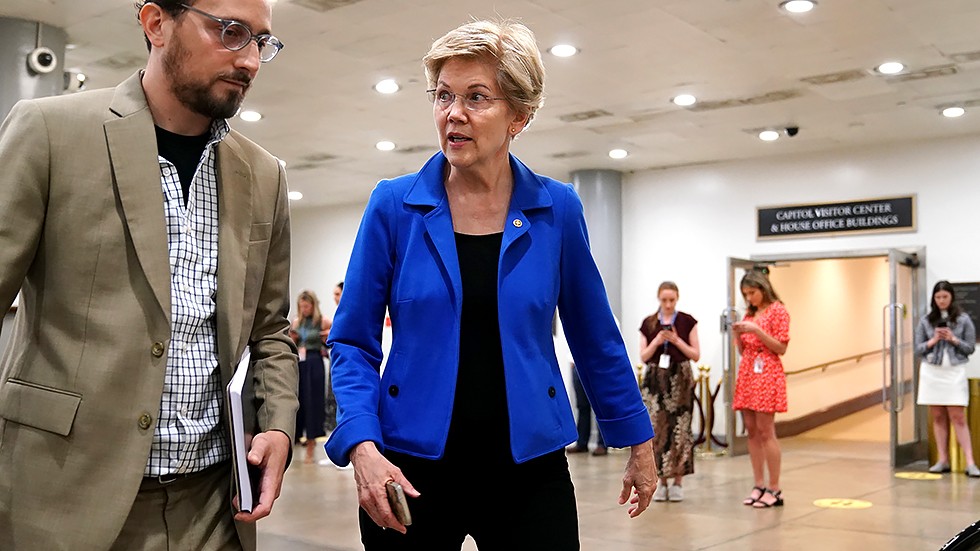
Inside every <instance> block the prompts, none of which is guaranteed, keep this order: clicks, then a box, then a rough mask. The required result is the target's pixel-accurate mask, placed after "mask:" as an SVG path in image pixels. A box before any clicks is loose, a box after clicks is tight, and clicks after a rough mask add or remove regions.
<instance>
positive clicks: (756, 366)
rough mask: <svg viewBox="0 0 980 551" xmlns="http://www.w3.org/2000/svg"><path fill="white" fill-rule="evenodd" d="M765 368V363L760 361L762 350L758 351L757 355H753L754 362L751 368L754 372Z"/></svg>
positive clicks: (760, 371)
mask: <svg viewBox="0 0 980 551" xmlns="http://www.w3.org/2000/svg"><path fill="white" fill-rule="evenodd" d="M765 369H766V364H765V363H764V362H763V361H762V352H760V353H759V355H758V356H756V357H755V364H754V366H753V368H752V370H753V371H755V372H756V373H762V372H763V371H765Z"/></svg>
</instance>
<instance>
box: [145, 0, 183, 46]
mask: <svg viewBox="0 0 980 551" xmlns="http://www.w3.org/2000/svg"><path fill="white" fill-rule="evenodd" d="M147 4H156V5H157V6H160V9H162V10H163V11H165V12H167V13H168V14H169V15H170V17H173V18H174V19H177V18H178V17H180V16H181V15H182V14H183V13H184V12H186V11H187V8H185V7H184V6H182V5H181V4H187V5H188V6H193V5H194V0H137V2H136V4H135V6H136V21H139V20H140V11H141V10H142V9H143V6H145V5H147ZM143 40H146V51H150V50H151V49H152V47H153V46H152V45H151V44H150V39H149V38H148V37H147V36H146V33H143Z"/></svg>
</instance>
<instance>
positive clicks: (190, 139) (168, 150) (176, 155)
mask: <svg viewBox="0 0 980 551" xmlns="http://www.w3.org/2000/svg"><path fill="white" fill-rule="evenodd" d="M155 128H156V131H157V153H159V154H160V156H161V157H163V158H164V159H166V160H168V161H170V162H171V163H173V165H174V167H176V168H177V176H178V177H179V178H180V187H181V189H182V190H183V192H184V206H185V207H186V206H187V196H188V195H189V194H190V189H191V180H193V179H194V173H195V172H197V165H198V164H200V162H201V155H203V154H204V148H205V147H207V145H208V142H209V141H210V140H211V131H210V130H208V131H207V132H205V133H204V134H201V135H200V136H183V135H181V134H174V133H173V132H170V131H167V130H164V129H162V128H160V127H159V126H156V127H155Z"/></svg>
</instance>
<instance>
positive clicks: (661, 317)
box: [657, 310, 677, 354]
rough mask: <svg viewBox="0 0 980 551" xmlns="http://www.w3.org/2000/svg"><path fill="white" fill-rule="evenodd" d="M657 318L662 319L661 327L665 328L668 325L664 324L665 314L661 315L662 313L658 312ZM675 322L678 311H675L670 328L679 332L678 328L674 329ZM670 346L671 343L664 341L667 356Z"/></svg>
mask: <svg viewBox="0 0 980 551" xmlns="http://www.w3.org/2000/svg"><path fill="white" fill-rule="evenodd" d="M657 316H658V317H659V318H660V326H661V327H663V326H664V325H666V324H665V323H664V315H663V314H661V313H660V312H659V311H658V312H657ZM675 321H677V311H676V310H675V311H674V315H673V316H671V318H670V327H671V328H673V329H674V331H677V329H676V328H674V322H675ZM668 344H670V343H669V342H667V341H664V354H666V353H667V345H668Z"/></svg>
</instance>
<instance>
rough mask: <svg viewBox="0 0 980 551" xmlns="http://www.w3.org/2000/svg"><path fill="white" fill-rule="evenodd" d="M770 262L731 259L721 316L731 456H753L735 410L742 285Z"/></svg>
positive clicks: (726, 423) (727, 425) (727, 431)
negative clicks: (748, 275) (736, 336)
mask: <svg viewBox="0 0 980 551" xmlns="http://www.w3.org/2000/svg"><path fill="white" fill-rule="evenodd" d="M771 265H772V263H770V262H758V261H753V260H746V259H744V258H734V257H728V303H727V306H726V307H725V309H724V310H723V311H722V313H721V334H722V365H723V366H725V373H724V381H725V419H726V421H725V436H726V439H727V441H728V453H729V454H730V455H745V454H747V453H749V439H748V435H747V433H746V432H745V425H743V424H742V416H741V415H738V414H737V413H735V412H734V411H732V400H733V399H734V397H735V377H736V376H737V375H738V363H739V361H740V359H741V358H740V357H739V355H738V348H737V347H736V345H735V339H734V337H733V335H732V323H734V322H736V321H738V320H740V319H741V318H742V312H741V311H739V309H738V307H737V305H738V304H741V300H742V290H741V289H740V288H739V283H740V282H741V281H742V277H744V276H745V274H746V272H748V271H751V270H753V269H761V268H766V267H768V266H771Z"/></svg>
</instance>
